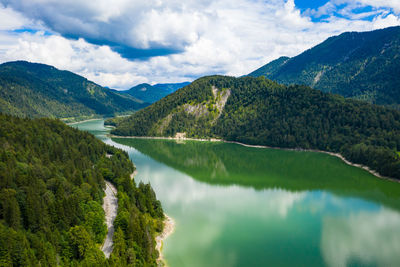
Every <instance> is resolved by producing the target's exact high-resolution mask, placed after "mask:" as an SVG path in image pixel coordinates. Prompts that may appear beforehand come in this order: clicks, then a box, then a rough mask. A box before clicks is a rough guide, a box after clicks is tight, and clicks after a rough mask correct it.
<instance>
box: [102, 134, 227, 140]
mask: <svg viewBox="0 0 400 267" xmlns="http://www.w3.org/2000/svg"><path fill="white" fill-rule="evenodd" d="M108 136H109V137H111V138H135V139H155V140H176V141H198V142H228V141H225V140H222V139H218V138H189V137H163V136H120V135H113V134H109V135H108Z"/></svg>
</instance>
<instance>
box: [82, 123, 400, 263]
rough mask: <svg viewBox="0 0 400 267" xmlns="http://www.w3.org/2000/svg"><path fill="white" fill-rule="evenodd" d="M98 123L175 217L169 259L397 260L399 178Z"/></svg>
mask: <svg viewBox="0 0 400 267" xmlns="http://www.w3.org/2000/svg"><path fill="white" fill-rule="evenodd" d="M92 127H93V125H92ZM89 128H90V127H89ZM96 129H97V130H99V131H98V132H96V133H99V134H101V135H103V136H101V137H100V138H102V140H104V141H105V142H106V143H108V144H112V145H115V146H117V147H120V148H122V149H124V150H126V151H128V153H129V155H130V157H131V159H132V160H133V161H134V163H135V165H136V167H137V169H138V175H137V177H136V179H137V180H142V181H145V182H151V184H152V186H153V188H154V190H155V191H156V194H157V197H158V198H159V199H160V200H161V202H162V205H163V208H164V209H165V211H166V212H167V213H168V214H169V215H171V216H172V217H173V218H174V219H175V221H176V231H175V233H174V234H173V235H172V236H170V237H169V238H168V239H167V241H166V243H165V246H164V255H165V258H166V259H167V261H168V263H169V265H170V266H194V267H195V266H298V265H302V266H324V265H328V266H365V265H373V266H375V265H377V266H400V255H399V251H400V244H399V243H400V227H399V226H400V214H399V212H398V209H399V206H400V204H399V203H400V198H399V196H400V188H399V185H398V184H395V183H391V182H387V181H382V180H379V179H377V178H375V177H373V176H371V175H370V174H368V173H366V172H365V171H362V170H360V169H357V168H353V167H350V166H347V165H345V164H343V163H342V162H341V161H340V160H339V159H336V158H332V157H330V156H328V155H323V154H318V153H303V152H290V151H281V150H267V149H250V148H245V147H241V146H237V145H230V144H221V143H196V142H187V143H186V144H177V143H176V142H173V141H159V140H140V139H113V140H111V139H109V138H107V137H105V136H104V133H105V132H106V131H104V128H101V127H100V128H96ZM389 207H391V208H389Z"/></svg>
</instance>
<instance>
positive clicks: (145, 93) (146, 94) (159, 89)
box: [119, 82, 190, 103]
mask: <svg viewBox="0 0 400 267" xmlns="http://www.w3.org/2000/svg"><path fill="white" fill-rule="evenodd" d="M188 84H190V83H189V82H183V83H159V84H155V85H150V84H148V83H142V84H138V85H136V86H134V87H132V88H130V89H129V90H126V91H119V92H120V93H121V94H127V95H131V96H133V97H135V98H137V99H140V100H142V101H143V102H147V103H154V102H156V101H158V100H160V99H161V98H163V97H164V96H167V95H169V94H171V93H173V92H175V91H176V90H178V89H180V88H182V87H185V86H186V85H188Z"/></svg>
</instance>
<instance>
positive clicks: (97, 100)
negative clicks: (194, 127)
mask: <svg viewBox="0 0 400 267" xmlns="http://www.w3.org/2000/svg"><path fill="white" fill-rule="evenodd" d="M143 106H144V105H143V103H142V102H141V101H138V100H135V99H133V98H132V97H127V96H123V95H121V94H118V93H115V92H113V91H111V90H109V89H107V88H104V87H101V86H99V85H97V84H95V83H93V82H91V81H88V80H87V79H86V78H84V77H81V76H79V75H76V74H74V73H72V72H69V71H61V70H58V69H56V68H54V67H52V66H48V65H44V64H37V63H29V62H25V61H16V62H8V63H4V64H1V65H0V112H3V113H7V114H11V115H16V116H28V117H53V118H54V117H57V118H70V117H74V118H85V117H91V116H94V115H102V116H104V115H114V114H116V113H122V112H127V111H134V110H137V109H140V108H142V107H143Z"/></svg>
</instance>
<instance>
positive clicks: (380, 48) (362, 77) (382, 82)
mask: <svg viewBox="0 0 400 267" xmlns="http://www.w3.org/2000/svg"><path fill="white" fill-rule="evenodd" d="M399 57H400V27H390V28H386V29H382V30H375V31H371V32H347V33H343V34H341V35H339V36H333V37H330V38H328V39H327V40H326V41H324V42H322V43H321V44H319V45H317V46H315V47H313V48H311V49H309V50H307V51H305V52H303V53H301V54H300V55H298V56H295V57H293V58H287V57H281V58H279V59H277V60H274V61H272V62H270V63H269V64H267V65H265V66H262V67H261V68H259V69H257V70H255V71H254V72H252V73H250V74H249V76H252V77H259V76H265V77H267V78H268V79H271V80H274V81H277V82H279V83H283V84H288V85H290V84H303V85H308V86H311V87H313V88H315V89H319V90H322V91H324V92H331V93H335V94H340V95H343V96H345V97H351V98H356V99H360V100H365V101H368V102H370V103H374V104H380V105H381V104H382V105H388V106H392V107H394V108H397V109H398V108H400V72H399V70H400V61H399Z"/></svg>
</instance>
